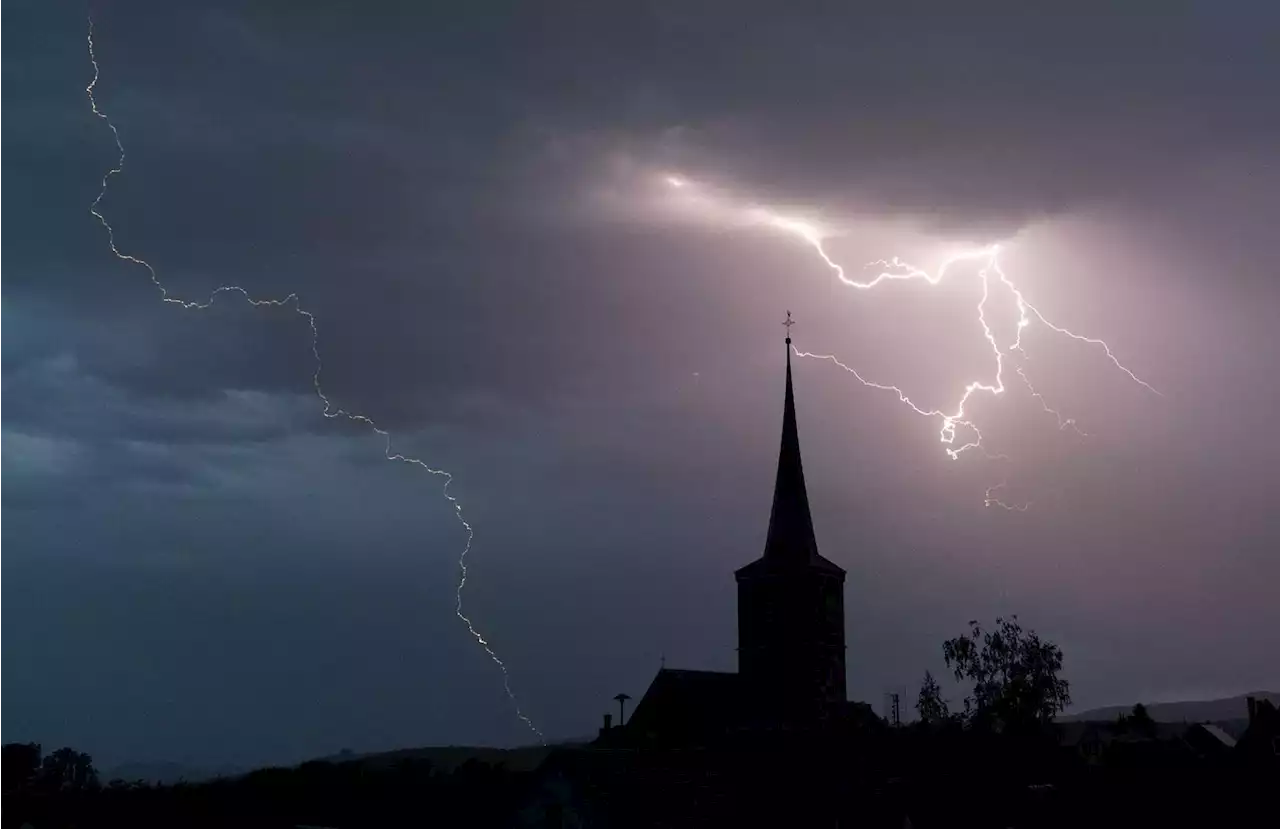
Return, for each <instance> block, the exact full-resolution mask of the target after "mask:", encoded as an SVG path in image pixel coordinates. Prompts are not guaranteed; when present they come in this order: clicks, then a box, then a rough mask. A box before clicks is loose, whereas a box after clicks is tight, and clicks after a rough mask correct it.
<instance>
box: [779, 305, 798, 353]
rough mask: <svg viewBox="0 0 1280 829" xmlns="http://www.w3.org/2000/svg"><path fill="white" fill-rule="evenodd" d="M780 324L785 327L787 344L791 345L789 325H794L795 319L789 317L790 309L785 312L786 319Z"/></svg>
mask: <svg viewBox="0 0 1280 829" xmlns="http://www.w3.org/2000/svg"><path fill="white" fill-rule="evenodd" d="M782 324H783V326H784V327H786V329H787V345H791V326H793V325H795V324H796V321H795V320H793V319H792V318H791V312H790V311H788V312H787V321H786V322H784V323H782Z"/></svg>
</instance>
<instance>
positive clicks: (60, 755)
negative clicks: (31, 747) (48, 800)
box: [39, 746, 98, 791]
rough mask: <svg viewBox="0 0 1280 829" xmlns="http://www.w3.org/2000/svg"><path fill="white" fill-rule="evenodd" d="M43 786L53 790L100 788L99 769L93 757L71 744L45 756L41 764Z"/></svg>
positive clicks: (41, 782)
mask: <svg viewBox="0 0 1280 829" xmlns="http://www.w3.org/2000/svg"><path fill="white" fill-rule="evenodd" d="M39 781H40V786H41V788H44V789H47V790H51V791H85V790H88V789H96V788H98V770H97V769H95V768H94V767H93V758H92V757H90V756H89V755H88V754H85V753H83V752H80V751H76V750H75V749H74V748H71V747H70V746H66V747H64V748H60V749H58V750H57V751H55V752H53V753H52V754H50V755H49V756H48V757H46V758H44V762H43V763H41V765H40V774H39Z"/></svg>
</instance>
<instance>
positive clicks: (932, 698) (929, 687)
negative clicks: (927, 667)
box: [916, 671, 951, 725]
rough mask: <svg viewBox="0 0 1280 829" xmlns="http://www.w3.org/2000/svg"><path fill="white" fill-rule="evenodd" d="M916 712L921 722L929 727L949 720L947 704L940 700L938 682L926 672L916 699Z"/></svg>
mask: <svg viewBox="0 0 1280 829" xmlns="http://www.w3.org/2000/svg"><path fill="white" fill-rule="evenodd" d="M916 712H917V713H919V714H920V721H921V722H924V723H928V724H930V725H935V724H937V723H941V722H946V721H947V720H949V719H950V718H951V712H950V711H949V710H948V709H947V702H946V700H944V699H943V698H942V689H941V688H939V687H938V680H936V679H934V678H933V674H931V673H930V672H928V671H925V672H924V681H923V682H921V683H920V696H919V697H917V698H916Z"/></svg>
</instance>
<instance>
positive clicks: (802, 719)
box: [734, 312, 846, 727]
mask: <svg viewBox="0 0 1280 829" xmlns="http://www.w3.org/2000/svg"><path fill="white" fill-rule="evenodd" d="M790 321H791V314H790V313H789V312H788V314H787V324H788V325H789V324H790ZM789 333H790V329H789V328H788V334H789ZM786 342H787V389H786V399H785V403H784V405H783V410H782V447H781V449H780V450H779V452H778V477H777V481H776V483H775V484H774V489H773V510H772V512H771V513H770V514H769V533H768V536H767V538H766V541H765V545H764V555H762V556H761V557H760V558H758V559H756V560H755V561H753V562H751V563H750V564H748V565H747V566H745V567H743V568H741V569H739V570H738V571H737V572H736V573H735V574H734V576H735V578H736V579H737V582H738V673H739V674H740V676H741V678H742V679H741V681H742V683H743V689H742V690H743V691H744V693H745V697H746V699H745V701H746V702H747V704H748V706H749V708H750V710H751V711H752V713H753V715H754V716H755V717H756V718H758V719H760V720H762V721H763V722H764V723H766V724H771V725H786V726H798V727H804V726H806V725H809V724H813V723H816V722H819V721H821V720H822V719H824V718H825V717H826V716H827V715H828V714H830V713H832V711H833V710H834V709H835V708H837V707H838V706H841V705H843V704H844V703H845V701H846V696H845V664H844V658H845V653H844V651H845V645H844V577H845V571H844V570H843V569H841V568H840V567H838V566H837V565H835V564H833V563H832V562H830V561H828V560H827V559H825V558H823V557H822V556H821V555H819V554H818V542H817V539H816V537H815V536H814V532H813V519H812V517H811V516H810V514H809V496H808V494H807V493H806V492H805V485H804V470H803V468H802V466H801V463H800V437H799V434H798V431H797V429H796V410H795V396H794V394H793V392H792V389H791V337H790V336H788V337H787V341H786Z"/></svg>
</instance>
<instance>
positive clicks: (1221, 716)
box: [1058, 691, 1280, 722]
mask: <svg viewBox="0 0 1280 829" xmlns="http://www.w3.org/2000/svg"><path fill="white" fill-rule="evenodd" d="M1246 697H1257V698H1258V699H1268V700H1271V702H1273V703H1275V704H1276V705H1280V694H1278V693H1275V692H1273V691H1255V692H1253V693H1251V694H1241V695H1240V696H1238V697H1227V698H1226V699H1207V700H1191V701H1187V702H1152V703H1147V713H1148V714H1150V715H1151V719H1153V720H1155V721H1156V722H1220V721H1224V720H1243V719H1246V718H1248V716H1249V709H1248V706H1247V705H1246V703H1245V698H1246ZM1132 710H1133V706H1132V705H1108V706H1106V707H1105V708H1093V709H1090V710H1088V711H1081V712H1080V713H1078V714H1071V715H1069V716H1065V717H1059V718H1058V719H1059V720H1060V721H1063V722H1074V721H1077V720H1114V719H1115V718H1116V717H1118V716H1119V715H1121V714H1128V713H1129V712H1130V711H1132Z"/></svg>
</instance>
